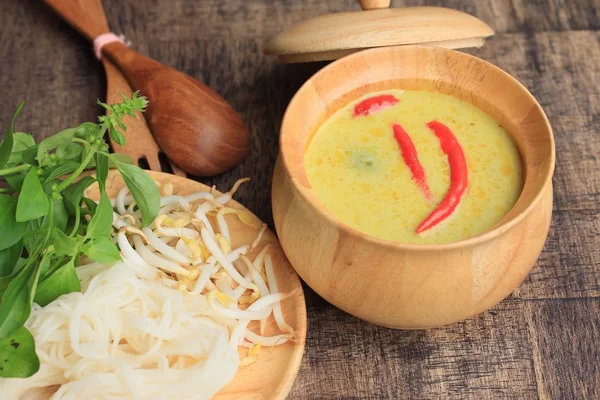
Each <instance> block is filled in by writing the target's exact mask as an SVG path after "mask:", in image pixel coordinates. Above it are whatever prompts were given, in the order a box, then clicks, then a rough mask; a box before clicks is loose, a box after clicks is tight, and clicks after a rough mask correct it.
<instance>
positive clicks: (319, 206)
mask: <svg viewBox="0 0 600 400" xmlns="http://www.w3.org/2000/svg"><path fill="white" fill-rule="evenodd" d="M385 53H388V54H387V55H386V54H385ZM424 55H425V56H427V57H437V58H439V59H443V61H444V62H445V63H446V64H445V65H444V66H439V65H436V66H430V65H428V64H426V63H423V61H422V60H419V59H418V56H421V57H424ZM378 57H379V58H378ZM386 57H387V58H386ZM371 58H373V59H377V60H378V61H381V60H382V59H387V60H389V61H390V63H389V64H393V63H400V61H398V59H399V60H401V61H406V62H407V63H413V64H415V63H416V64H418V63H419V62H420V63H421V64H422V65H421V64H418V67H419V68H421V69H428V68H437V69H436V70H435V71H436V72H438V73H441V72H440V70H442V69H444V68H447V69H448V71H449V70H450V68H452V67H451V64H453V63H457V62H461V63H463V64H467V65H469V66H470V68H473V69H475V70H477V69H480V70H485V71H488V72H490V73H491V74H494V75H495V76H496V77H499V79H501V80H504V83H507V84H508V85H509V86H508V89H511V90H515V91H517V92H518V96H519V97H520V98H523V99H524V100H526V101H527V102H528V103H529V104H530V105H531V106H532V110H533V109H535V111H536V112H537V114H536V115H534V116H533V117H534V118H537V119H536V120H535V121H537V122H538V123H539V122H541V123H542V129H543V132H542V134H543V136H544V139H545V140H547V142H548V144H549V154H548V155H547V157H546V158H545V159H544V162H543V168H541V170H540V172H538V174H537V176H538V179H537V180H536V181H535V182H534V183H531V180H530V179H533V178H530V176H529V175H530V174H529V173H528V169H529V167H528V165H527V164H526V162H525V160H524V156H525V154H524V151H523V149H521V146H520V145H519V144H520V143H519V142H518V141H517V140H516V138H515V136H513V132H512V131H511V130H510V129H508V128H507V131H508V133H509V134H510V135H511V137H512V138H513V141H515V143H516V144H517V147H518V148H519V155H520V157H521V161H522V164H523V168H524V175H525V179H524V182H523V189H522V191H521V194H520V195H519V198H518V200H517V202H516V203H515V205H514V206H513V208H512V209H511V210H510V211H509V212H508V213H507V214H506V215H505V216H504V217H503V218H502V219H501V220H500V221H499V222H498V223H496V224H495V225H493V226H492V227H491V228H489V229H488V230H487V231H485V232H483V233H480V234H478V235H476V236H472V237H470V238H467V239H463V240H459V241H455V242H449V243H441V244H414V243H403V242H398V241H394V240H388V239H381V238H378V237H375V236H372V235H370V234H367V233H364V232H361V231H359V230H357V229H355V228H353V227H351V226H349V225H347V224H345V223H344V222H342V221H341V220H340V219H339V218H337V217H336V216H335V215H334V214H333V213H332V212H331V211H329V210H328V208H327V207H326V206H325V204H324V203H322V202H321V201H320V200H319V198H318V197H317V196H316V194H315V193H314V191H313V190H312V187H311V186H310V183H309V182H308V178H307V176H306V171H305V169H304V154H305V151H306V146H307V145H308V143H309V142H310V140H311V138H312V137H313V136H314V133H315V131H316V129H318V127H319V126H320V125H321V123H322V122H324V120H325V119H326V118H327V117H328V116H330V115H331V114H333V113H334V112H335V111H337V110H339V109H340V108H341V107H343V106H344V105H346V104H348V103H350V102H352V101H354V100H356V99H357V98H358V97H360V96H362V95H364V94H366V93H368V92H369V91H372V90H373V88H372V86H374V87H375V89H374V90H385V89H390V86H388V87H385V86H386V84H388V85H389V84H390V82H399V81H408V80H413V81H416V82H426V83H427V84H426V85H425V86H426V87H425V89H426V90H433V91H438V90H436V89H437V88H438V87H437V86H436V82H437V81H435V80H431V79H425V78H422V77H420V76H402V75H401V74H402V72H401V71H402V69H401V68H400V67H399V66H397V65H396V66H392V67H389V66H382V65H380V64H374V63H371V64H369V63H368V62H367V61H366V60H369V59H371ZM376 67H381V68H376ZM387 67H389V69H388V70H385V68H387ZM415 68H417V67H416V66H415ZM352 69H354V74H351V73H350V72H349V71H351V70H352ZM390 70H391V74H392V75H389V76H385V73H389V71H390ZM382 72H383V74H381V73H382ZM360 74H363V75H366V76H369V79H372V81H368V82H367V83H365V84H364V85H362V86H354V85H353V84H351V83H348V82H349V81H350V80H352V79H354V78H355V77H356V76H357V75H360ZM393 74H399V75H400V76H394V75H393ZM453 78H454V77H451V78H449V82H445V81H444V82H441V81H440V82H437V83H438V86H440V87H444V88H445V87H446V86H448V87H452V88H453V89H456V90H461V88H462V87H461V86H457V85H454V84H453V81H452V79H453ZM463 79H464V78H463ZM330 80H333V81H336V83H338V84H339V85H341V86H348V88H349V89H350V90H348V91H346V92H345V93H344V94H342V95H341V96H339V95H338V96H336V97H333V96H332V95H331V94H330V93H328V91H330V90H329V89H327V88H326V87H327V85H328V83H327V81H330ZM396 84H397V85H398V83H396ZM470 84H471V83H470ZM329 85H330V86H331V84H329ZM366 85H370V87H371V88H370V89H369V90H367V89H366ZM471 85H477V83H472V84H471ZM317 87H319V88H323V87H325V89H322V91H319V90H318V89H317ZM394 88H395V89H402V87H401V86H395V87H394ZM506 88H507V87H499V88H498V89H499V90H501V89H506ZM411 89H412V88H411ZM439 92H440V93H445V92H444V91H443V90H439ZM464 92H465V93H466V90H465V91H464ZM465 93H461V96H460V97H459V98H462V97H470V99H471V100H474V99H475V98H476V97H477V96H476V95H474V93H473V92H469V96H466V94H465ZM446 94H448V93H446ZM521 96H522V97H521ZM455 97H458V96H455ZM462 99H463V100H466V101H467V102H470V103H472V104H473V101H469V99H466V98H462ZM478 100H479V101H482V102H486V101H487V100H485V99H484V98H483V97H480V98H478ZM297 103H298V104H301V106H299V105H298V104H297ZM489 103H490V107H491V104H493V102H492V101H489ZM332 104H335V106H332ZM319 105H321V106H322V107H323V111H321V112H320V115H319V117H318V118H317V119H316V122H315V123H314V125H313V126H311V127H310V133H308V136H307V137H308V139H306V146H305V148H304V149H302V150H301V151H299V150H298V146H301V145H302V144H303V143H301V142H300V141H299V140H297V139H296V137H295V136H294V133H295V131H298V130H299V128H296V127H294V126H293V125H294V121H293V120H294V118H293V116H292V115H291V114H292V112H294V111H296V110H295V108H300V109H301V110H305V109H310V108H311V107H313V108H314V107H316V108H318V107H319ZM476 106H477V107H478V108H481V107H479V106H478V105H476ZM484 111H485V112H486V113H488V114H491V115H492V116H493V117H494V118H495V119H496V120H500V119H501V118H499V117H503V116H504V114H503V113H502V112H501V110H494V111H495V113H491V112H490V111H488V110H485V109H484ZM530 111H531V110H530ZM494 114H497V115H494ZM529 114H531V112H529V113H528V114H526V115H524V116H523V118H522V120H521V121H520V124H524V123H526V122H527V117H529V116H530V115H529ZM300 129H302V128H300ZM305 130H306V129H304V131H305ZM279 145H280V155H281V158H282V164H283V167H284V169H285V171H286V172H287V174H288V175H289V176H290V178H291V179H290V180H291V182H292V185H293V187H294V188H295V189H296V190H297V191H298V192H299V193H300V195H301V196H302V197H303V198H304V200H305V201H306V202H307V203H308V204H309V205H310V206H311V207H313V208H314V209H315V211H316V212H317V213H318V214H319V215H321V216H322V217H323V218H325V219H326V220H327V221H328V222H329V223H330V224H333V225H335V226H337V227H338V228H339V229H340V231H341V232H343V233H344V234H347V235H349V236H351V237H357V238H361V239H363V240H366V241H368V242H370V243H373V244H376V245H381V246H384V247H387V248H395V249H401V250H411V251H440V250H454V249H460V248H466V247H471V246H473V245H477V244H480V243H484V242H486V241H489V240H492V239H494V238H497V237H498V236H500V235H502V234H504V233H505V232H507V231H509V230H510V229H511V228H513V227H514V226H515V225H517V224H519V223H520V222H521V221H523V220H524V219H525V218H526V217H527V215H529V214H530V213H531V211H532V210H533V209H534V208H535V207H536V206H537V205H538V203H539V202H540V201H541V199H542V196H543V194H544V190H545V188H546V187H547V186H548V185H549V184H551V182H552V175H553V173H554V166H555V158H556V156H555V144H554V136H553V133H552V127H551V126H550V122H549V121H548V118H547V116H546V114H545V113H544V110H543V109H542V108H541V106H540V104H539V103H538V102H537V100H536V99H535V97H534V96H533V95H532V94H531V93H530V92H529V90H528V89H527V88H526V87H525V86H523V84H521V83H520V82H519V81H518V80H517V79H515V78H514V77H512V76H511V75H510V74H508V73H507V72H506V71H504V70H502V69H500V68H499V67H496V66H495V65H493V64H491V63H489V62H487V61H485V60H482V59H480V58H478V57H475V56H472V55H469V54H466V53H462V52H459V51H456V50H450V49H445V48H440V47H432V46H424V45H410V46H391V47H378V48H373V49H367V50H362V51H359V52H356V53H353V54H350V55H348V56H346V57H343V58H340V59H338V60H336V61H334V62H332V63H331V64H329V65H327V66H325V67H324V68H322V69H321V70H319V71H317V72H316V73H315V74H314V75H313V76H311V77H310V78H309V79H308V80H307V81H306V82H305V83H304V84H303V85H302V86H301V87H300V89H298V91H297V92H296V94H295V95H294V97H293V98H292V100H291V101H290V103H289V105H288V107H287V109H286V111H285V114H284V116H283V120H282V123H281V134H280V138H279ZM524 146H525V145H524ZM525 147H526V146H525ZM297 153H301V156H300V157H299V156H298V155H297ZM540 175H541V183H540V179H539V176H540ZM528 183H529V184H533V185H536V186H535V189H534V190H533V192H534V194H533V196H531V198H530V199H529V200H527V199H524V198H523V194H524V193H525V189H526V188H527V184H528ZM525 200H527V203H528V204H527V205H526V206H525V207H524V208H523V209H522V210H521V211H519V212H515V209H516V208H517V206H518V205H520V203H521V202H525ZM513 214H515V215H513Z"/></svg>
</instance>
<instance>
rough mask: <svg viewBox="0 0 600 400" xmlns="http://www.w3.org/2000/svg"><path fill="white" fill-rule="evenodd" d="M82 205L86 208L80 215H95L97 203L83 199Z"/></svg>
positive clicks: (86, 198)
mask: <svg viewBox="0 0 600 400" xmlns="http://www.w3.org/2000/svg"><path fill="white" fill-rule="evenodd" d="M83 204H85V206H86V207H87V208H82V209H81V215H88V214H91V215H94V214H95V213H96V209H97V208H98V203H96V202H95V201H94V200H92V199H90V198H88V197H84V198H83Z"/></svg>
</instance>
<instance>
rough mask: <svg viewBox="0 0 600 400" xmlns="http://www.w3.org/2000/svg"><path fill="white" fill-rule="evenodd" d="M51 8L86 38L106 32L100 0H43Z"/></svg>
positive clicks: (92, 37) (91, 39) (106, 24)
mask: <svg viewBox="0 0 600 400" xmlns="http://www.w3.org/2000/svg"><path fill="white" fill-rule="evenodd" d="M45 1H46V3H47V4H48V5H49V6H50V7H52V9H53V10H54V11H55V12H56V13H57V14H59V15H60V16H61V17H62V18H63V19H64V20H65V21H67V22H68V23H69V24H71V26H73V27H74V28H75V29H77V31H79V33H81V34H82V35H83V36H85V37H86V38H87V39H88V40H90V41H93V40H94V39H96V38H97V37H98V36H100V35H102V34H103V33H107V32H108V31H109V30H108V22H107V21H106V14H105V13H104V8H103V7H102V2H101V0H45Z"/></svg>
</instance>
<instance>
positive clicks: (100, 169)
mask: <svg viewBox="0 0 600 400" xmlns="http://www.w3.org/2000/svg"><path fill="white" fill-rule="evenodd" d="M94 159H95V160H96V179H97V180H98V184H99V185H100V190H102V191H103V190H104V185H105V184H106V178H107V177H108V157H106V156H105V155H104V154H100V153H96V154H94Z"/></svg>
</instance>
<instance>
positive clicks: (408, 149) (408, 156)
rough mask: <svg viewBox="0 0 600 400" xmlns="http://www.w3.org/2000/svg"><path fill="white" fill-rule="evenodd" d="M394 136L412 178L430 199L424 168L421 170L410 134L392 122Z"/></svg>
mask: <svg viewBox="0 0 600 400" xmlns="http://www.w3.org/2000/svg"><path fill="white" fill-rule="evenodd" d="M394 138H396V142H398V145H399V146H400V150H401V151H402V158H404V162H405V163H406V165H408V168H409V169H410V172H411V173H412V176H413V179H414V180H415V182H417V185H419V187H420V188H421V190H422V191H423V194H424V195H425V197H426V198H427V199H431V191H430V190H429V186H428V185H427V178H426V177H425V170H423V166H422V165H421V163H420V162H419V159H418V158H417V149H415V145H414V144H413V141H412V140H411V139H410V136H408V133H406V131H405V130H404V128H402V127H401V126H400V125H398V124H394Z"/></svg>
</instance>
